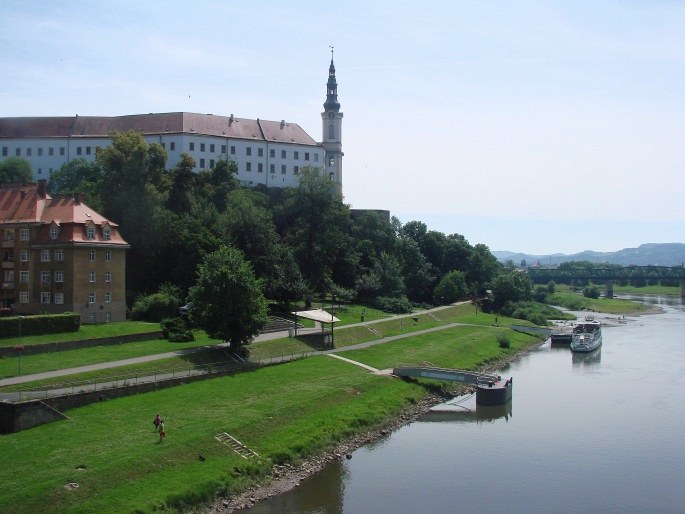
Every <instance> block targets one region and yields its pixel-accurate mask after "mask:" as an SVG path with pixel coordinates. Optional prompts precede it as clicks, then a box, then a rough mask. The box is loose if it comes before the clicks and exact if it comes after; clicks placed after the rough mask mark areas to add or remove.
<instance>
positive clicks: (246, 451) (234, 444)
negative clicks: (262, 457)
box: [214, 432, 259, 459]
mask: <svg viewBox="0 0 685 514" xmlns="http://www.w3.org/2000/svg"><path fill="white" fill-rule="evenodd" d="M214 439H216V440H217V441H219V442H220V443H222V444H225V445H226V446H228V447H229V448H230V449H231V450H233V451H234V452H236V453H237V454H238V455H240V456H241V457H242V458H243V459H249V458H252V457H259V454H258V453H257V452H256V451H254V450H251V449H250V448H248V447H247V446H245V445H244V444H243V443H241V442H240V441H238V440H237V439H236V438H235V437H233V436H231V435H228V434H227V433H226V432H221V433H219V434H217V435H215V436H214Z"/></svg>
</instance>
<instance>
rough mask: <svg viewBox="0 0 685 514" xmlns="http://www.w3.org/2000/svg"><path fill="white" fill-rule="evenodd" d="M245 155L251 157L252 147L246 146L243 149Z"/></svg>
mask: <svg viewBox="0 0 685 514" xmlns="http://www.w3.org/2000/svg"><path fill="white" fill-rule="evenodd" d="M245 155H252V147H251V146H248V147H246V148H245Z"/></svg>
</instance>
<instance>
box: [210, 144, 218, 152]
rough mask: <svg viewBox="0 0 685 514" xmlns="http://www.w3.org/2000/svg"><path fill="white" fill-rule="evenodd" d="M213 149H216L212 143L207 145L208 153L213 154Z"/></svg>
mask: <svg viewBox="0 0 685 514" xmlns="http://www.w3.org/2000/svg"><path fill="white" fill-rule="evenodd" d="M215 148H216V147H215V146H214V143H212V144H210V145H209V151H210V152H212V153H214V152H215V151H216V150H215Z"/></svg>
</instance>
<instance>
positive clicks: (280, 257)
mask: <svg viewBox="0 0 685 514" xmlns="http://www.w3.org/2000/svg"><path fill="white" fill-rule="evenodd" d="M110 136H111V140H112V145H111V146H109V147H105V148H98V149H97V151H96V158H95V161H94V162H87V161H85V160H83V159H76V160H73V161H70V162H69V163H66V164H65V165H63V166H62V168H61V169H60V170H58V171H56V172H55V173H53V174H52V175H51V177H50V180H49V183H48V190H49V191H50V192H51V193H53V194H71V193H76V192H78V193H82V194H84V195H85V200H86V203H87V204H88V205H89V206H90V207H92V208H93V209H95V210H97V211H99V212H101V213H102V214H103V215H104V216H105V217H107V218H109V219H110V220H112V221H113V222H115V223H117V224H119V227H120V232H121V234H122V236H123V237H124V238H125V239H126V240H127V241H128V242H129V243H130V245H131V248H130V250H129V252H128V255H127V268H126V290H127V303H128V305H129V306H132V305H134V303H135V302H136V300H140V299H144V298H145V297H147V296H149V295H153V294H163V295H170V296H175V297H176V298H178V299H179V300H180V301H181V302H185V301H186V299H187V297H188V293H189V292H190V291H191V288H193V287H194V286H196V285H197V283H198V281H199V280H201V278H202V277H201V276H200V275H199V274H198V272H199V271H202V270H203V269H204V270H205V272H208V269H207V266H205V267H204V268H202V267H201V266H200V265H201V263H203V262H205V263H206V262H207V261H206V259H208V258H210V257H209V256H210V255H212V254H214V253H215V252H218V251H220V250H221V249H222V248H224V247H226V248H228V249H232V251H235V252H238V257H239V258H240V259H243V260H244V261H246V262H247V263H248V264H249V266H248V268H249V272H250V273H251V274H252V275H253V276H254V279H255V280H256V282H255V287H257V288H258V289H259V290H260V291H261V293H262V294H263V295H264V297H265V298H266V299H268V301H269V302H271V303H272V304H275V305H280V306H283V307H285V308H287V307H288V306H289V304H290V303H292V302H297V301H305V302H306V303H307V304H311V302H312V301H313V300H315V299H317V298H321V297H323V296H324V295H326V296H330V295H333V296H334V297H335V298H336V299H341V300H350V301H352V300H354V301H358V302H360V303H365V304H367V305H375V306H377V307H379V308H381V309H384V310H386V311H394V312H406V311H409V310H410V309H411V308H412V306H413V305H429V304H430V305H436V304H447V303H452V302H455V301H458V300H463V299H466V298H483V297H485V296H487V292H488V291H491V292H492V296H491V303H492V305H491V306H492V308H497V307H501V306H502V305H504V304H505V303H506V302H508V301H516V300H520V299H528V298H529V297H530V293H531V291H530V284H529V283H528V281H527V279H526V280H523V279H522V278H521V276H520V275H521V274H520V273H518V272H516V271H515V270H514V269H512V268H511V267H505V266H502V265H501V264H500V263H499V262H498V261H497V259H496V258H495V257H494V256H493V255H492V254H491V253H490V250H489V249H488V247H487V246H486V245H484V244H476V245H471V244H470V243H469V242H468V241H467V240H466V238H465V237H464V236H463V235H461V234H458V233H454V234H447V235H446V234H443V233H441V232H438V231H434V230H428V228H427V226H426V224H425V223H423V222H421V221H410V222H408V223H406V224H402V223H401V222H400V221H399V220H398V219H397V218H394V217H393V218H392V219H390V220H388V219H386V218H384V217H383V216H382V215H381V214H379V213H377V212H374V211H366V212H362V213H361V214H359V215H356V214H358V213H355V215H352V213H351V209H350V207H349V205H346V204H345V203H344V202H343V199H342V198H341V197H340V195H338V194H337V193H336V191H335V187H334V184H333V182H332V181H331V180H330V179H329V178H328V176H327V175H326V174H324V173H322V172H321V170H320V169H318V168H314V167H304V168H302V169H301V170H300V177H299V178H300V180H299V185H298V186H297V187H294V188H266V187H263V186H258V187H256V188H245V187H241V185H240V183H239V181H238V180H237V178H236V176H237V171H238V170H237V165H236V163H235V162H234V161H231V160H218V161H217V162H216V164H215V165H214V167H213V168H211V169H203V170H200V171H199V172H197V173H196V172H194V171H193V170H194V169H195V161H194V160H193V158H192V157H191V156H190V155H188V154H185V153H184V154H181V158H180V160H179V162H178V164H177V165H176V166H174V167H173V168H171V169H166V167H165V166H166V162H167V154H166V150H165V149H164V148H163V147H162V146H161V145H159V144H156V143H152V144H148V143H147V142H146V141H145V140H144V138H143V136H142V135H141V134H140V133H136V132H125V133H122V132H118V133H112V134H111V135H110ZM24 162H25V161H24ZM1 164H4V162H3V163H0V165H1ZM14 164H15V165H16V163H14ZM26 164H28V163H26ZM22 166H23V165H22ZM6 168H8V166H5V168H2V167H1V166H0V180H2V181H5V182H8V181H12V180H17V178H19V179H20V180H22V181H23V180H26V177H25V175H26V173H23V174H22V173H15V172H13V171H12V170H11V169H9V170H8V169H6ZM9 168H11V166H9ZM7 177H9V178H7ZM223 258H224V259H229V260H231V259H234V258H235V255H231V257H230V258H229V257H228V256H227V255H224V257H223ZM231 262H233V261H231ZM216 266H218V263H216V262H215V263H214V267H216ZM233 266H234V267H235V268H236V269H237V268H240V266H239V265H238V264H237V263H236V262H233ZM241 269H242V268H241ZM243 272H244V270H243Z"/></svg>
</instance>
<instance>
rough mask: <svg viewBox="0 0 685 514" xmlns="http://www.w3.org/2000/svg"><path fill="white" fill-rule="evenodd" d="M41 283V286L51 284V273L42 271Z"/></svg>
mask: <svg viewBox="0 0 685 514" xmlns="http://www.w3.org/2000/svg"><path fill="white" fill-rule="evenodd" d="M40 282H41V284H49V283H50V272H49V271H41V272H40Z"/></svg>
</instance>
